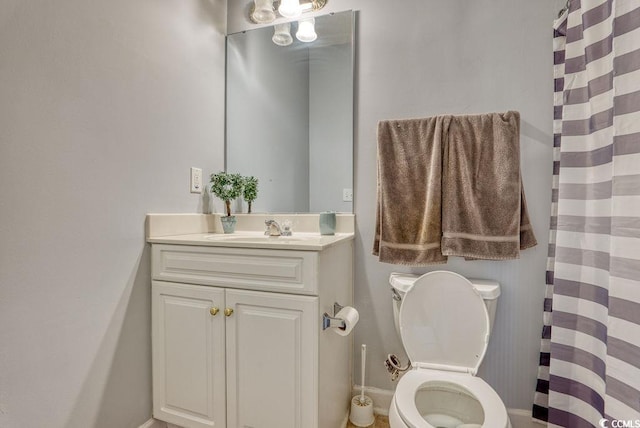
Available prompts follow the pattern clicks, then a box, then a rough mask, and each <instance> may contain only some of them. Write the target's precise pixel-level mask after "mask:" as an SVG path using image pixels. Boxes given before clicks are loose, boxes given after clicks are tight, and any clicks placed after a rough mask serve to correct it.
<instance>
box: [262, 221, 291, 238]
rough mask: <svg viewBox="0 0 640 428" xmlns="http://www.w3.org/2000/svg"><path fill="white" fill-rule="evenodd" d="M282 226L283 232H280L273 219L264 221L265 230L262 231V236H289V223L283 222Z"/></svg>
mask: <svg viewBox="0 0 640 428" xmlns="http://www.w3.org/2000/svg"><path fill="white" fill-rule="evenodd" d="M282 224H283V225H284V230H282V228H281V227H280V225H279V224H278V222H277V221H275V220H273V219H271V220H265V221H264V225H265V226H267V230H265V231H264V234H265V235H268V236H291V235H292V233H291V222H290V221H289V220H285V221H284V222H283V223H282Z"/></svg>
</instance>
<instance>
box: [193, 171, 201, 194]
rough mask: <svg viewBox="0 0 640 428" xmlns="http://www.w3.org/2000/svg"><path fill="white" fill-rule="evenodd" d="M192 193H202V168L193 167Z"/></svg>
mask: <svg viewBox="0 0 640 428" xmlns="http://www.w3.org/2000/svg"><path fill="white" fill-rule="evenodd" d="M191 193H202V169H200V168H193V167H192V168H191Z"/></svg>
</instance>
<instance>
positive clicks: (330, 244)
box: [147, 215, 353, 428]
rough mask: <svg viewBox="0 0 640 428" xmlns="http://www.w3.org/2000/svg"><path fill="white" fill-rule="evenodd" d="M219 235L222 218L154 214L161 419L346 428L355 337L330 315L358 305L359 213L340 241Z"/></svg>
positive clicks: (156, 411) (156, 381)
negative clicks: (339, 329)
mask: <svg viewBox="0 0 640 428" xmlns="http://www.w3.org/2000/svg"><path fill="white" fill-rule="evenodd" d="M306 216H312V215H306ZM288 217H289V218H291V216H288ZM261 221H262V222H263V220H262V219H261V218H260V216H255V215H252V217H251V218H247V219H246V220H245V223H244V224H246V225H247V228H250V227H253V226H252V225H253V224H254V223H255V224H260V222H261ZM306 223H308V224H310V225H312V224H315V227H317V221H316V222H315V223H314V222H313V219H312V218H311V219H303V220H302V221H301V224H306ZM242 224H243V223H242V218H241V219H239V229H240V228H242V227H243V226H242ZM302 229H304V228H302ZM216 231H217V226H216V218H215V216H213V215H209V216H206V215H200V216H199V215H186V216H173V217H171V216H163V215H149V217H148V218H147V241H148V242H149V243H151V252H152V268H151V273H152V340H153V353H152V356H153V415H154V417H155V418H156V419H160V420H163V421H166V422H170V423H173V424H176V425H178V426H181V427H185V428H186V427H221V428H225V427H228V428H328V427H332V428H333V427H341V426H345V425H346V420H347V416H348V408H349V402H350V397H351V387H352V378H351V367H352V361H351V360H352V348H353V347H352V339H351V336H346V337H343V336H340V335H338V334H336V333H335V332H333V331H332V329H331V328H329V329H327V330H324V331H323V330H322V315H323V313H324V312H327V313H329V314H333V304H334V302H338V303H339V304H341V305H352V304H353V216H351V215H347V216H345V218H344V219H342V223H340V220H339V227H338V232H342V233H337V234H336V235H335V236H320V235H319V234H318V233H317V232H315V233H314V232H308V233H304V232H302V233H301V232H296V231H295V229H294V235H293V236H292V237H277V238H269V237H266V236H264V235H263V234H262V232H261V231H259V230H252V231H247V230H245V231H240V232H236V233H235V234H232V235H223V234H220V233H212V232H216Z"/></svg>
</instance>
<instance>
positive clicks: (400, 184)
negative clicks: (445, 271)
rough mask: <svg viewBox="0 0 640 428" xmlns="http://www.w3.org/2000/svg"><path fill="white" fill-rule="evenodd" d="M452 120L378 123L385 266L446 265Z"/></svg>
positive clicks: (379, 245)
mask: <svg viewBox="0 0 640 428" xmlns="http://www.w3.org/2000/svg"><path fill="white" fill-rule="evenodd" d="M449 121H450V117H433V118H428V119H412V120H391V121H383V122H380V123H379V124H378V205H377V212H376V236H375V241H374V246H373V254H375V255H377V256H380V261H381V262H386V263H395V264H404V265H413V266H420V265H426V264H435V263H445V262H446V261H447V258H446V257H445V256H443V255H442V252H441V251H440V239H441V237H442V225H441V204H442V193H441V178H442V143H443V139H442V138H443V135H446V130H447V129H448V128H449Z"/></svg>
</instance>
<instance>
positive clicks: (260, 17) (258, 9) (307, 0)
mask: <svg viewBox="0 0 640 428" xmlns="http://www.w3.org/2000/svg"><path fill="white" fill-rule="evenodd" d="M327 1H328V0H303V1H302V2H301V1H300V0H253V1H252V2H251V6H250V7H249V19H250V20H251V22H253V23H254V24H269V23H270V22H273V21H275V20H276V19H277V18H279V17H283V18H286V19H292V18H297V17H299V16H300V15H302V14H303V13H307V12H316V11H318V10H320V9H322V8H323V7H325V5H326V4H327ZM276 10H277V11H278V13H276Z"/></svg>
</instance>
